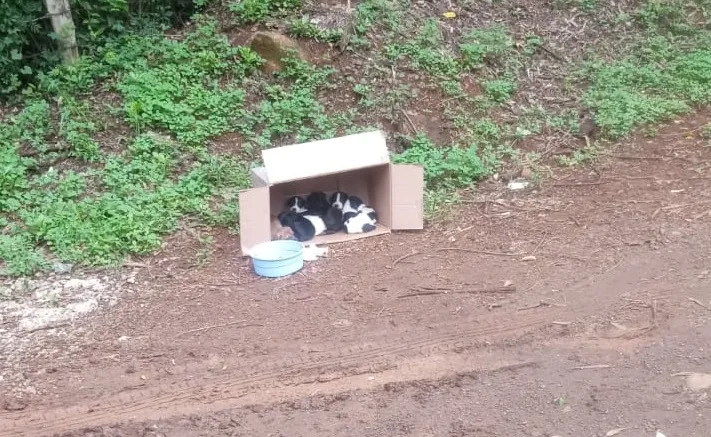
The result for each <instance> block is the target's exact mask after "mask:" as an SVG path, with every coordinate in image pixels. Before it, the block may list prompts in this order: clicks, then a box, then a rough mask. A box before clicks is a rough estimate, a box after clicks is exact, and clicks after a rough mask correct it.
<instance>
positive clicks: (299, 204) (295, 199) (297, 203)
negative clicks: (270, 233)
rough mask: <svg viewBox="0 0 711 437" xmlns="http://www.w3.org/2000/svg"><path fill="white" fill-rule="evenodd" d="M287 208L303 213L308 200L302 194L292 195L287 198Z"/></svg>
mask: <svg viewBox="0 0 711 437" xmlns="http://www.w3.org/2000/svg"><path fill="white" fill-rule="evenodd" d="M286 210H287V211H291V212H295V213H297V214H301V213H304V212H306V201H305V200H304V198H303V197H301V196H291V197H289V198H288V199H286Z"/></svg>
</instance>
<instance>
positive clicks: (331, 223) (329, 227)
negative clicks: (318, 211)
mask: <svg viewBox="0 0 711 437" xmlns="http://www.w3.org/2000/svg"><path fill="white" fill-rule="evenodd" d="M323 222H324V224H325V226H326V232H324V233H325V234H335V233H336V232H338V231H340V230H341V229H343V213H342V212H341V210H340V209H339V208H337V207H336V206H332V207H330V208H328V211H326V214H324V216H323Z"/></svg>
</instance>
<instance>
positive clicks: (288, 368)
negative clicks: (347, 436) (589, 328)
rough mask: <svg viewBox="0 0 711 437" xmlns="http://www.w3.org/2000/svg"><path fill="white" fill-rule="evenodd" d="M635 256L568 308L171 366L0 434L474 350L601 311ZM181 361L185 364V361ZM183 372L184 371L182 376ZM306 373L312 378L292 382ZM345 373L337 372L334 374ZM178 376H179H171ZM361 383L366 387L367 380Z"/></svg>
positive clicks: (22, 416)
mask: <svg viewBox="0 0 711 437" xmlns="http://www.w3.org/2000/svg"><path fill="white" fill-rule="evenodd" d="M667 255H668V254H667ZM638 261H639V262H631V263H626V264H627V265H626V266H620V267H618V268H617V269H615V272H614V273H612V274H611V275H607V274H603V275H600V276H593V277H588V278H586V279H583V280H580V281H579V282H578V283H577V284H576V285H574V286H572V287H571V288H570V289H569V291H570V295H571V296H577V297H576V298H575V302H572V301H568V304H569V306H568V307H548V308H545V309H539V310H532V311H530V312H525V313H523V312H519V311H509V312H507V313H505V314H491V315H489V316H486V317H479V318H473V319H470V320H468V321H463V320H457V321H455V322H450V323H448V324H444V325H440V326H437V328H436V329H437V331H436V332H433V333H432V334H429V335H419V336H411V337H408V336H400V337H398V338H396V339H389V340H387V341H380V342H378V341H374V342H373V343H370V344H363V345H358V346H351V347H344V348H339V349H334V350H332V351H330V352H329V351H326V352H316V353H312V354H308V355H306V356H304V355H301V356H298V357H294V358H292V359H281V360H279V361H276V362H271V363H270V362H269V361H268V360H269V357H266V358H264V361H263V362H262V363H254V364H251V365H250V369H251V371H244V370H235V371H228V372H226V373H224V374H220V375H217V376H213V375H211V374H209V373H208V372H206V371H205V369H202V370H200V369H195V368H194V366H191V367H190V369H191V370H189V371H186V370H182V371H181V370H178V369H176V371H177V373H176V377H175V378H174V379H173V381H172V382H171V381H170V380H167V381H165V382H163V381H161V382H159V383H158V385H156V386H154V387H150V388H145V389H136V390H132V391H124V392H120V393H116V394H113V395H108V396H104V397H101V398H98V399H84V400H78V401H76V403H75V405H71V406H50V407H48V408H32V409H31V410H29V411H21V412H5V413H0V437H17V436H28V437H33V436H44V435H51V434H56V433H63V432H70V431H75V430H79V429H82V428H86V427H93V426H101V425H109V424H114V423H119V422H126V421H145V420H157V419H164V418H168V417H172V416H178V415H185V414H195V413H206V412H210V411H218V410H224V409H229V408H234V407H239V406H245V405H249V404H254V403H270V402H273V401H275V400H277V399H279V398H284V397H288V396H289V395H290V394H291V396H292V397H297V396H298V395H299V390H298V386H299V385H303V384H310V387H311V386H313V387H314V388H316V387H318V386H319V383H321V381H319V380H318V378H313V375H314V374H319V373H320V374H323V373H325V372H328V371H331V372H333V371H336V373H338V371H343V369H344V368H346V369H348V370H350V371H351V375H353V373H352V372H353V371H354V370H357V371H359V372H360V373H361V374H362V373H368V371H369V370H368V369H369V368H372V365H373V363H374V362H377V361H380V362H381V363H382V361H388V362H389V363H390V364H393V365H394V367H396V366H397V365H398V364H402V363H404V362H406V361H407V360H408V359H411V358H413V357H416V358H418V357H419V358H420V359H426V358H427V357H429V356H431V355H438V356H445V357H446V355H450V356H451V355H452V354H455V353H456V351H459V350H461V349H466V348H475V347H476V346H477V345H481V343H482V342H483V341H484V340H497V341H502V340H512V339H516V338H520V337H521V336H522V335H523V334H525V333H528V332H531V331H535V330H537V329H541V328H543V327H545V326H547V325H550V324H551V323H552V322H554V321H556V320H562V319H564V318H571V319H579V318H582V317H586V316H590V315H594V314H597V313H599V312H600V311H604V310H605V308H607V307H608V305H610V304H611V303H612V302H614V301H616V299H617V293H616V292H615V291H614V290H616V289H620V288H626V289H628V290H629V289H630V288H635V286H634V285H633V284H634V283H635V282H638V280H639V279H640V275H644V272H645V271H647V272H648V271H649V269H650V268H654V269H659V268H661V267H662V266H663V259H662V258H661V257H658V256H657V257H646V256H642V257H639V258H638ZM660 263H662V264H660ZM606 273H607V272H606ZM644 287H648V285H647V286H644ZM471 323H476V326H471ZM225 364H226V365H227V366H228V368H232V369H239V366H243V367H244V366H245V363H244V361H239V360H237V359H227V360H225ZM182 367H183V369H187V366H182ZM391 368H392V367H391ZM358 369H359V370H358ZM186 372H189V373H188V375H186V374H185V373H186ZM190 374H193V375H194V376H195V378H194V379H186V378H190V376H189V375H190ZM308 375H312V377H311V378H305V379H303V380H302V381H299V380H298V379H299V377H302V378H303V377H305V376H308ZM348 376H349V375H347V374H346V375H341V376H336V377H335V378H334V379H339V378H346V377H348ZM425 376H426V375H425ZM177 378H183V379H182V380H180V382H175V379H177ZM332 380H333V379H330V380H329V381H332ZM324 383H328V382H324ZM322 385H323V384H322ZM368 388H372V385H369V386H368ZM316 390H317V389H316ZM243 398H244V399H243ZM255 398H256V399H255ZM247 401H249V402H247Z"/></svg>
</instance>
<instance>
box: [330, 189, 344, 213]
mask: <svg viewBox="0 0 711 437" xmlns="http://www.w3.org/2000/svg"><path fill="white" fill-rule="evenodd" d="M347 200H348V194H346V193H344V192H343V191H336V192H335V193H333V194H331V199H330V201H331V206H333V207H335V208H338V209H340V210H341V211H343V206H344V205H345V204H346V201H347Z"/></svg>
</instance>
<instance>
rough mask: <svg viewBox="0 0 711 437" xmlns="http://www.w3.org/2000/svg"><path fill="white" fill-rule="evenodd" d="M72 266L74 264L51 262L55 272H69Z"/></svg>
mask: <svg viewBox="0 0 711 437" xmlns="http://www.w3.org/2000/svg"><path fill="white" fill-rule="evenodd" d="M72 268H74V264H69V263H60V262H56V263H54V264H52V270H54V272H55V273H69V272H71V271H72Z"/></svg>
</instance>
